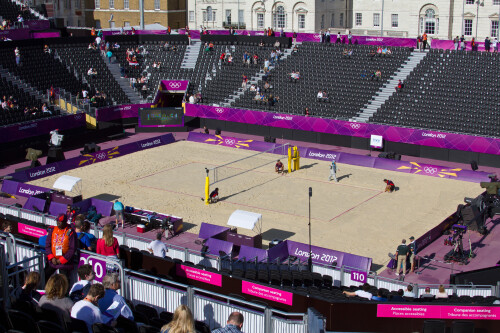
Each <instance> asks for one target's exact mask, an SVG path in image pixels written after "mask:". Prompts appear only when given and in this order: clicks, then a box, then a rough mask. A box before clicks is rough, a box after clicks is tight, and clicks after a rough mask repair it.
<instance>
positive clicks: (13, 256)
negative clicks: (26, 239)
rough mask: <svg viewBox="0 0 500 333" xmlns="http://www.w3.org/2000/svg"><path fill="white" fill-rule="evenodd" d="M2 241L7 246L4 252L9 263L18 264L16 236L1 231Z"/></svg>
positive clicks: (0, 237)
mask: <svg viewBox="0 0 500 333" xmlns="http://www.w3.org/2000/svg"><path fill="white" fill-rule="evenodd" d="M0 239H2V240H3V243H4V244H5V249H4V251H5V254H6V255H7V258H6V260H7V261H8V262H16V261H17V252H16V249H17V246H16V244H17V240H16V238H15V237H14V235H12V234H11V233H8V232H3V231H0Z"/></svg>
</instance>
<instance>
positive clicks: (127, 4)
mask: <svg viewBox="0 0 500 333" xmlns="http://www.w3.org/2000/svg"><path fill="white" fill-rule="evenodd" d="M123 9H127V10H128V9H130V1H129V0H123Z"/></svg>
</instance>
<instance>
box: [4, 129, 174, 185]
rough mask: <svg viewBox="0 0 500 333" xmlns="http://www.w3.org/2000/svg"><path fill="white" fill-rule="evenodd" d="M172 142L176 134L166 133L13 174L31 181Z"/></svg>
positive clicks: (22, 179) (23, 179) (20, 178)
mask: <svg viewBox="0 0 500 333" xmlns="http://www.w3.org/2000/svg"><path fill="white" fill-rule="evenodd" d="M172 142H175V138H174V136H173V135H172V134H165V135H162V136H159V137H156V138H151V139H145V140H141V141H137V142H131V143H128V144H125V145H122V146H116V147H114V148H110V149H106V150H101V151H98V152H95V153H91V154H85V155H82V156H78V157H75V158H71V159H68V160H65V161H61V162H56V163H51V164H48V165H44V166H40V167H37V168H31V169H28V170H24V171H19V172H16V173H13V174H11V176H12V177H14V178H15V179H18V180H21V181H31V180H34V179H38V178H43V177H47V176H50V175H53V174H56V173H60V172H63V171H67V170H72V169H76V168H79V167H82V166H87V165H91V164H95V163H99V162H103V161H108V160H110V159H113V158H117V157H120V156H123V155H127V154H130V153H135V152H136V151H139V150H143V149H149V148H153V147H157V146H162V145H166V144H169V143H172Z"/></svg>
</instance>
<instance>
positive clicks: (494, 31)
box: [490, 21, 498, 38]
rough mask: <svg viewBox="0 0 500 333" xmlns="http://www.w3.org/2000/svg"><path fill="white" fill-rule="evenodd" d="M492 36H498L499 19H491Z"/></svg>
mask: <svg viewBox="0 0 500 333" xmlns="http://www.w3.org/2000/svg"><path fill="white" fill-rule="evenodd" d="M490 35H491V37H493V38H495V37H497V38H498V21H491V33H490Z"/></svg>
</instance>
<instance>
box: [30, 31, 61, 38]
mask: <svg viewBox="0 0 500 333" xmlns="http://www.w3.org/2000/svg"><path fill="white" fill-rule="evenodd" d="M31 37H33V38H59V37H61V33H60V32H59V31H49V32H32V33H31Z"/></svg>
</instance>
